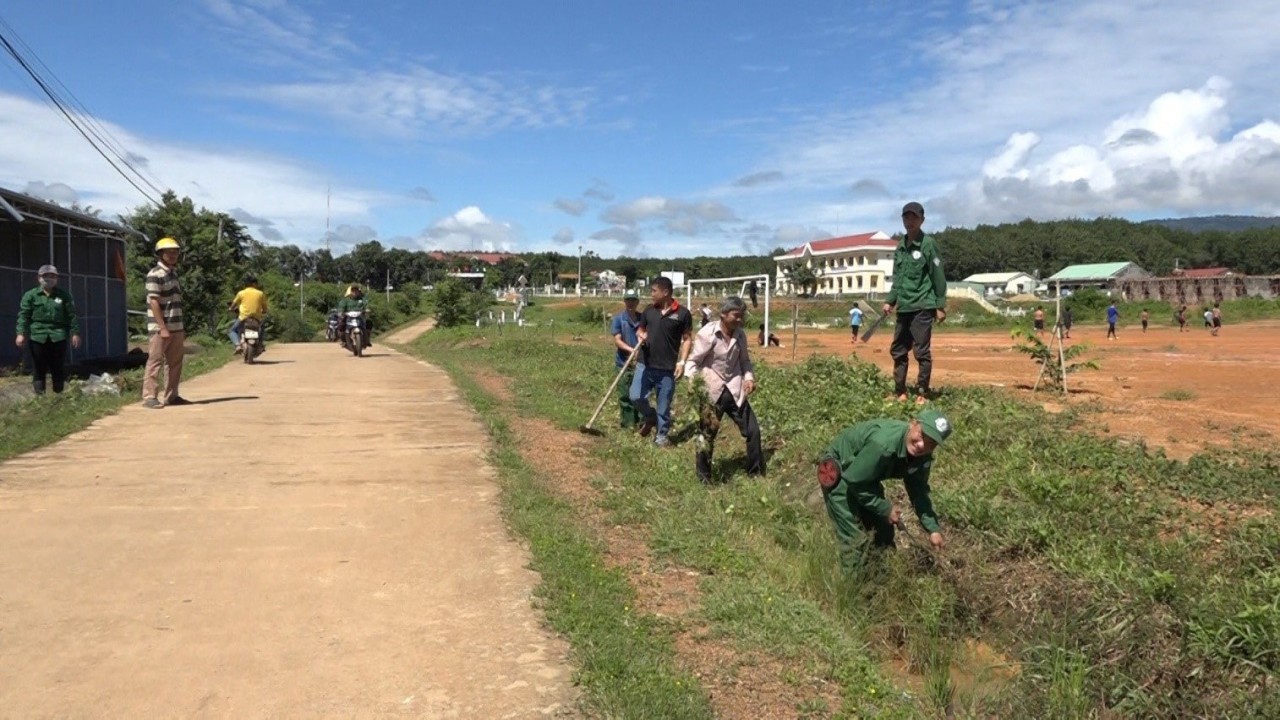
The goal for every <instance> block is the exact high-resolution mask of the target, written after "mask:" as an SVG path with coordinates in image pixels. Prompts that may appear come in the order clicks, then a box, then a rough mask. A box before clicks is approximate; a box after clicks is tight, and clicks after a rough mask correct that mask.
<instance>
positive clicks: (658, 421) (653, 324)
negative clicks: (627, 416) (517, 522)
mask: <svg viewBox="0 0 1280 720" xmlns="http://www.w3.org/2000/svg"><path fill="white" fill-rule="evenodd" d="M649 290H650V298H652V300H653V304H652V305H650V306H649V307H647V308H645V311H644V312H643V313H641V314H640V322H639V329H638V330H637V332H636V334H637V336H638V338H639V340H640V363H641V364H643V365H644V372H638V371H637V372H636V379H635V381H634V382H633V383H632V384H631V403H632V404H633V405H635V408H636V410H639V411H640V416H641V417H642V418H644V420H643V422H641V423H640V434H641V435H642V436H646V437H647V436H648V435H649V433H650V432H651V431H652V430H653V428H654V427H655V426H656V427H657V428H658V436H657V437H656V438H654V441H653V442H654V444H655V445H657V446H658V447H667V446H668V445H670V444H671V441H669V440H668V439H667V433H668V432H669V431H670V430H671V399H672V397H674V396H675V394H676V380H679V379H680V377H681V376H682V375H684V363H685V361H686V360H688V359H689V351H690V350H691V349H692V348H693V316H692V315H690V314H689V310H688V309H687V308H685V307H684V306H682V305H681V304H680V303H679V302H677V301H676V299H675V297H673V294H672V293H673V288H672V286H671V279H670V278H665V277H660V278H658V279H656V280H654V281H653V283H652V284H651V285H650V286H649ZM654 390H656V391H657V393H658V410H657V412H654V409H653V407H652V406H651V405H650V404H649V393H650V392H653V391H654Z"/></svg>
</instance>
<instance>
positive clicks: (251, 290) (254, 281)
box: [227, 275, 267, 354]
mask: <svg viewBox="0 0 1280 720" xmlns="http://www.w3.org/2000/svg"><path fill="white" fill-rule="evenodd" d="M227 310H228V311H230V312H236V311H237V310H239V314H238V317H237V319H236V321H235V322H234V323H232V324H231V332H229V333H227V334H228V335H229V336H230V337H231V344H232V345H235V348H236V353H237V354H239V353H240V352H242V351H243V348H241V347H240V333H241V332H243V331H244V321H245V320H248V319H249V318H253V319H255V320H257V321H258V324H259V327H261V324H262V318H263V317H265V316H266V314H267V294H266V293H264V292H262V289H261V288H259V287H258V278H256V277H254V276H253V275H246V276H245V278H244V289H243V290H241V291H240V292H238V293H236V297H235V299H234V300H232V301H231V305H230V306H229V307H228V308H227Z"/></svg>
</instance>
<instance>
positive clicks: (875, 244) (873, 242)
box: [780, 231, 898, 258]
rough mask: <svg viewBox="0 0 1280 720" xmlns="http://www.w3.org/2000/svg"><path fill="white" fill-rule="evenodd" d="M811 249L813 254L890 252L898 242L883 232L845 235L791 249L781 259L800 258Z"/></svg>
mask: <svg viewBox="0 0 1280 720" xmlns="http://www.w3.org/2000/svg"><path fill="white" fill-rule="evenodd" d="M806 247H807V248H809V251H810V252H811V253H814V254H815V255H816V254H818V253H829V252H838V251H840V250H852V249H854V248H860V247H872V248H882V249H886V250H890V249H893V248H896V247H898V243H897V241H895V240H893V239H892V238H890V237H889V236H888V235H885V234H884V233H883V232H879V231H876V232H869V233H862V234H860V235H845V236H844V237H837V238H827V239H826V240H814V241H812V242H809V243H807V244H805V245H801V246H800V247H795V248H791V249H790V250H788V251H787V254H786V255H782V256H780V257H784V258H787V257H800V256H801V255H803V254H804V250H805V248H806Z"/></svg>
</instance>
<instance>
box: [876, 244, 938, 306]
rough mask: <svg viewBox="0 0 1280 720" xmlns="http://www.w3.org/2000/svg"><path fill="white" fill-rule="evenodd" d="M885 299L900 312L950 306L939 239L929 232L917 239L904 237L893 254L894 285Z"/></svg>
mask: <svg viewBox="0 0 1280 720" xmlns="http://www.w3.org/2000/svg"><path fill="white" fill-rule="evenodd" d="M885 302H886V303H888V304H890V305H896V306H897V308H896V309H897V311H898V312H900V313H905V312H915V311H917V310H935V309H937V308H945V307H946V306H947V276H946V274H945V273H943V271H942V256H941V255H939V254H938V243H937V242H935V241H934V239H933V238H932V237H930V236H928V235H922V236H921V237H920V242H918V243H913V242H910V241H909V240H907V238H906V237H903V238H902V242H900V243H898V249H897V250H896V251H895V252H894V254H893V289H892V290H890V291H889V297H887V298H885Z"/></svg>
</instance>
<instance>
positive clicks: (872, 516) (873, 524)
mask: <svg viewBox="0 0 1280 720" xmlns="http://www.w3.org/2000/svg"><path fill="white" fill-rule="evenodd" d="M950 436H951V423H950V421H948V420H947V418H946V416H945V415H943V414H942V413H941V412H938V411H937V410H932V409H930V410H925V411H923V412H921V413H920V414H919V415H917V416H916V418H915V419H913V420H911V421H910V422H904V421H902V420H889V419H879V420H868V421H866V422H861V423H858V424H857V425H854V426H852V427H848V428H845V429H844V430H842V431H841V432H840V434H839V435H837V436H836V438H835V440H832V441H831V444H830V445H829V446H828V447H827V449H826V450H825V451H824V452H823V454H822V457H821V459H820V460H819V461H818V484H819V485H820V486H821V487H822V495H823V498H824V500H825V502H826V506H827V515H828V516H830V517H831V522H832V523H834V524H835V530H836V538H837V541H838V543H839V546H840V562H841V565H843V566H844V568H845V570H846V571H851V570H855V569H857V568H859V567H861V566H862V565H863V563H864V562H865V561H866V559H867V556H868V555H869V554H870V553H871V552H872V551H873V550H883V549H885V548H890V547H893V535H894V526H895V525H898V524H899V523H900V522H901V518H900V517H899V513H898V508H896V507H894V506H893V504H892V503H890V502H889V501H888V500H886V499H885V497H884V481H885V480H888V479H890V478H902V480H903V484H904V485H905V486H906V490H907V497H908V498H910V500H911V506H912V507H913V508H915V511H916V517H918V518H919V519H920V524H921V525H922V526H923V527H924V529H925V532H927V533H929V542H930V543H932V544H933V546H934V547H935V548H941V547H942V545H943V540H942V529H941V526H939V525H938V516H937V514H936V513H934V511H933V502H932V501H931V500H930V499H929V472H930V469H931V468H932V466H933V452H934V450H935V449H936V448H937V447H938V446H939V445H941V444H942V443H944V442H946V440H947V438H948V437H950Z"/></svg>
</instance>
